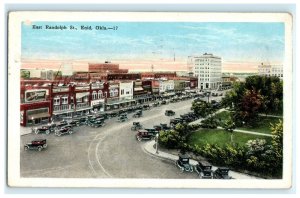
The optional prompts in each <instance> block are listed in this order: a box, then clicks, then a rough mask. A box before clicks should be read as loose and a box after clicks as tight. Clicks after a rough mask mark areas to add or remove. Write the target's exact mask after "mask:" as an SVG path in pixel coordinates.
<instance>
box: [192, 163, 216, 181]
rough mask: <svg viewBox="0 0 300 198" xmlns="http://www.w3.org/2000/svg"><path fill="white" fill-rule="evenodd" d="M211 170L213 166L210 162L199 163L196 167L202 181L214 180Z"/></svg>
mask: <svg viewBox="0 0 300 198" xmlns="http://www.w3.org/2000/svg"><path fill="white" fill-rule="evenodd" d="M211 168H212V166H211V165H210V164H209V163H208V162H198V164H197V165H196V166H195V171H196V172H197V173H198V175H199V177H200V178H201V179H212V178H213V172H212V169H211Z"/></svg>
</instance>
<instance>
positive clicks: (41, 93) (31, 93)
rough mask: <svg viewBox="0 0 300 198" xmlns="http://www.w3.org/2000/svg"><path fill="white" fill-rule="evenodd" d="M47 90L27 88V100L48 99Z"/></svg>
mask: <svg viewBox="0 0 300 198" xmlns="http://www.w3.org/2000/svg"><path fill="white" fill-rule="evenodd" d="M46 94H47V90H27V91H26V92H25V102H34V101H43V100H46Z"/></svg>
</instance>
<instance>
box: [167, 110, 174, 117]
mask: <svg viewBox="0 0 300 198" xmlns="http://www.w3.org/2000/svg"><path fill="white" fill-rule="evenodd" d="M165 115H166V116H174V115H175V111H173V110H166V112H165Z"/></svg>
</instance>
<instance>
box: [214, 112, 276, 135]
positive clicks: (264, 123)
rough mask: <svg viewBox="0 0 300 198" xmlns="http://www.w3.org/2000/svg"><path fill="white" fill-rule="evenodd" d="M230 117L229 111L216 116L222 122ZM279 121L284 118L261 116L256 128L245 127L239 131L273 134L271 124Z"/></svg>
mask: <svg viewBox="0 0 300 198" xmlns="http://www.w3.org/2000/svg"><path fill="white" fill-rule="evenodd" d="M229 115H230V112H229V111H222V112H220V113H218V114H216V118H217V119H221V120H226V119H227V118H228V117H229ZM279 119H281V120H282V118H274V117H266V116H259V121H258V123H257V125H256V126H254V127H249V126H244V127H238V128H237V129H241V130H246V131H253V132H258V133H267V134H271V128H270V126H271V125H270V123H278V121H279Z"/></svg>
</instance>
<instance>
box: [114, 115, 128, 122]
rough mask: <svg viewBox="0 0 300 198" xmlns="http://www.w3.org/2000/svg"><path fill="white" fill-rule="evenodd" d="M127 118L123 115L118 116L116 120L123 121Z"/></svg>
mask: <svg viewBox="0 0 300 198" xmlns="http://www.w3.org/2000/svg"><path fill="white" fill-rule="evenodd" d="M127 120H128V118H127V116H126V117H125V116H119V117H118V120H117V121H118V122H125V121H127Z"/></svg>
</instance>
